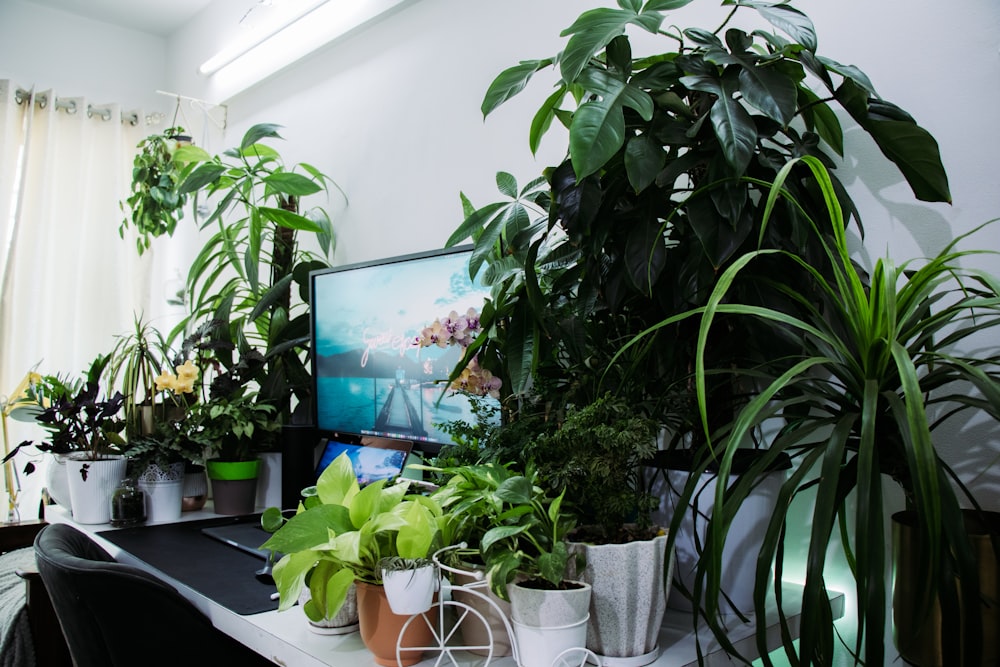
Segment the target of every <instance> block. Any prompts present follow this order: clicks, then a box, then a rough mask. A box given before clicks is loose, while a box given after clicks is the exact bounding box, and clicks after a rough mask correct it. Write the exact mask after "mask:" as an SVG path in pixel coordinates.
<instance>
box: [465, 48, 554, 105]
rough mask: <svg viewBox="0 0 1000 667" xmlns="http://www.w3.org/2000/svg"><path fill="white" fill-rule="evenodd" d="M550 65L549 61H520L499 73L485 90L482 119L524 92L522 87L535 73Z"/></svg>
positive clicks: (550, 61)
mask: <svg viewBox="0 0 1000 667" xmlns="http://www.w3.org/2000/svg"><path fill="white" fill-rule="evenodd" d="M551 64H552V60H551V59H545V60H522V61H521V62H519V63H518V64H517V65H514V66H513V67H508V68H507V69H505V70H504V71H502V72H500V74H498V75H497V77H496V78H495V79H493V83H491V84H490V87H489V88H488V89H487V90H486V95H485V97H484V98H483V103H482V106H481V107H480V108H481V110H482V112H483V117H484V118H485V117H486V116H488V115H490V113H491V112H492V111H493V110H494V109H496V108H497V107H498V106H500V105H501V104H503V103H504V102H506V101H507V100H509V99H510V98H512V97H514V96H515V95H517V94H518V93H519V92H521V91H522V90H524V87H525V86H526V85H528V82H529V81H531V77H532V76H533V75H534V74H535V72H537V71H538V70H540V69H542V68H544V67H548V66H549V65H551Z"/></svg>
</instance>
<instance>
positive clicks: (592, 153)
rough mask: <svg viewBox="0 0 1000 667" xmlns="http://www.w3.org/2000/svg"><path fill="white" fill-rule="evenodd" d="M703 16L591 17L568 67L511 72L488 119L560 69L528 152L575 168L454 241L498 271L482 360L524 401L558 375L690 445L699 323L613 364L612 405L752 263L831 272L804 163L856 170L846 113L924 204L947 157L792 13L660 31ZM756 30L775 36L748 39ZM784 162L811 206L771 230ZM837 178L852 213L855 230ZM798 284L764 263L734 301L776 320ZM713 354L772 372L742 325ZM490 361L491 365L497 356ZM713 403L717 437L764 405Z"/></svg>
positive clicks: (613, 12) (726, 388)
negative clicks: (755, 253) (602, 372)
mask: <svg viewBox="0 0 1000 667" xmlns="http://www.w3.org/2000/svg"><path fill="white" fill-rule="evenodd" d="M689 3H690V0H648V1H647V2H641V1H640V0H619V2H618V6H617V7H616V8H597V9H591V10H588V11H585V12H583V13H582V14H581V15H580V16H579V18H578V19H577V20H576V21H574V22H573V23H572V25H570V27H568V28H567V29H566V30H565V31H563V36H565V37H567V38H568V39H567V41H566V44H565V48H564V49H563V51H562V52H561V53H560V54H558V55H556V56H553V57H547V58H541V59H533V60H524V61H522V62H520V63H518V64H517V65H515V66H513V67H511V68H509V69H507V70H505V71H503V72H501V73H500V74H499V75H498V76H497V77H496V79H495V80H494V81H493V83H492V84H491V86H490V87H489V89H488V91H487V93H486V95H485V99H484V100H483V104H482V111H483V113H484V115H487V116H488V115H489V114H490V113H492V112H493V111H494V110H495V109H497V107H499V106H500V105H502V104H504V103H506V102H507V101H508V100H510V99H511V98H512V97H514V96H515V95H517V94H518V93H519V92H520V91H521V90H522V89H523V88H525V87H526V86H527V85H528V84H529V83H530V82H531V81H532V79H533V78H534V77H536V76H539V75H540V73H541V72H544V71H547V70H555V73H556V82H555V90H554V92H553V93H552V94H551V95H550V96H549V97H548V98H547V99H546V100H545V101H544V102H543V104H542V106H541V107H540V108H539V109H538V111H537V113H536V114H535V116H534V118H533V121H532V123H531V128H530V134H529V147H530V148H531V150H532V151H535V150H536V149H537V148H538V146H539V144H540V142H541V140H542V138H543V136H544V135H545V133H546V132H547V131H548V130H549V128H550V127H551V125H552V124H553V122H554V121H558V122H560V123H562V124H563V125H564V126H565V127H566V128H567V130H568V134H569V142H568V148H567V156H566V159H565V161H564V162H562V163H561V164H559V165H557V166H554V167H552V168H550V169H547V170H545V173H544V180H542V181H533V182H532V183H530V184H529V185H528V186H527V187H525V188H524V189H521V190H519V189H518V188H517V186H516V183H515V182H514V180H513V179H512V178H511V177H510V176H509V175H506V174H503V175H501V176H499V177H498V186H499V189H500V191H501V193H502V194H503V195H504V199H503V200H502V201H499V202H495V203H491V204H487V205H486V206H482V207H479V208H474V207H471V206H469V207H468V208H467V214H466V218H465V220H464V222H463V223H462V225H461V226H460V227H459V228H458V229H457V230H456V232H455V233H454V234H453V236H452V237H451V238H450V239H449V241H448V243H449V244H457V243H460V242H462V241H463V240H465V239H467V238H470V237H471V238H472V239H473V240H474V242H475V246H476V250H475V255H474V258H473V261H472V263H471V267H470V268H471V271H472V272H473V273H475V272H477V271H478V270H479V269H480V268H481V267H482V266H483V265H488V267H489V270H488V272H487V276H488V278H489V280H490V281H491V283H492V285H493V289H494V302H495V304H494V305H495V309H494V310H492V311H491V312H489V313H486V312H484V317H483V323H484V326H485V327H487V329H488V330H491V331H492V332H493V334H494V337H493V338H488V337H487V338H484V339H483V340H482V341H481V343H480V345H481V346H483V347H484V348H486V349H487V350H488V348H489V346H490V345H491V344H492V345H494V346H495V347H497V348H501V347H502V350H500V351H499V352H498V353H497V354H496V355H492V357H493V358H494V359H498V358H500V357H501V356H502V357H503V362H502V363H503V364H505V366H506V368H504V369H503V370H506V371H507V372H508V373H509V374H510V377H511V378H512V380H513V382H512V383H510V384H511V387H512V389H513V390H514V391H515V392H518V391H520V392H526V391H527V388H528V387H529V385H530V383H529V379H530V378H532V377H533V376H534V377H536V378H537V377H538V376H539V375H541V376H543V377H545V376H548V377H551V378H558V377H559V376H560V373H558V372H556V369H559V370H561V371H562V373H561V376H562V377H563V378H564V380H563V381H562V384H558V383H557V384H556V385H555V386H554V387H553V388H554V389H555V392H554V393H555V395H558V396H565V397H567V399H573V400H577V402H583V401H581V400H580V395H579V394H578V393H577V394H576V395H575V396H574V393H576V390H580V391H582V392H584V398H586V399H587V400H592V399H593V398H594V396H596V395H599V394H600V393H602V392H603V391H605V390H608V389H610V390H613V391H616V392H618V393H620V394H623V395H629V396H630V399H631V400H632V402H633V403H634V404H636V405H640V404H643V403H647V404H649V406H650V409H651V410H652V411H654V413H656V414H658V416H659V417H660V418H661V419H667V417H668V416H669V415H674V416H676V417H678V419H680V428H679V429H678V430H679V432H684V431H689V430H691V429H692V427H693V425H694V422H695V421H696V419H693V415H694V410H693V404H692V403H691V401H690V396H691V394H692V391H691V385H690V380H689V378H690V373H691V370H692V368H693V362H692V360H693V357H694V348H695V340H696V331H695V330H694V329H693V325H692V323H691V322H690V321H682V322H678V323H677V324H676V325H675V326H674V327H672V328H669V329H664V330H660V331H659V332H658V335H657V337H656V339H655V340H652V339H650V340H647V341H645V346H644V347H641V348H640V347H632V348H630V352H631V354H632V356H631V357H628V358H626V357H621V356H619V357H617V359H618V361H619V362H621V363H620V366H619V368H618V370H617V372H616V373H614V374H610V375H606V376H605V382H604V385H603V386H595V385H594V383H593V382H591V381H589V380H586V379H584V378H586V377H588V374H589V377H591V378H592V377H594V374H593V373H589V371H590V370H591V369H593V368H595V367H601V366H603V365H605V364H604V362H606V361H607V360H608V359H610V358H611V357H612V356H613V355H614V352H615V348H616V346H620V345H622V344H624V342H625V341H627V340H628V338H629V337H630V336H631V335H634V333H635V332H637V331H641V330H643V329H644V328H646V327H648V326H649V325H651V324H652V323H655V322H659V321H662V320H663V319H664V318H667V317H669V316H670V315H672V314H676V313H680V312H684V311H685V310H687V309H689V308H692V307H698V306H702V305H704V303H705V302H706V300H707V298H708V295H709V294H710V293H711V291H712V289H713V287H714V286H715V284H716V281H717V278H718V276H719V275H721V274H722V273H723V272H724V271H725V269H726V268H727V267H728V266H730V265H731V264H732V262H733V259H734V258H735V257H739V256H740V255H742V254H743V253H745V252H747V251H750V250H753V249H755V248H757V247H766V248H778V249H784V250H789V251H795V252H797V253H799V254H801V255H802V256H803V257H805V258H806V259H807V260H810V261H811V262H813V263H814V265H816V266H820V267H821V268H823V267H824V265H825V263H826V262H827V261H828V260H827V258H826V254H825V252H824V249H823V244H822V239H823V237H822V236H817V235H815V234H814V233H813V230H812V229H811V227H810V226H809V224H808V222H807V221H808V218H809V217H813V218H816V217H818V215H819V214H820V213H822V211H823V210H824V206H825V202H824V201H823V198H822V196H821V194H820V188H819V187H818V185H817V183H816V181H815V179H814V177H813V176H812V173H811V172H810V170H809V169H807V168H805V167H803V166H801V165H798V164H797V163H795V162H794V159H795V158H796V157H799V156H803V155H809V156H813V157H815V158H816V159H819V160H821V161H822V162H823V163H824V164H826V165H827V166H828V167H831V168H832V167H833V165H834V164H835V161H836V158H837V157H838V156H844V142H843V128H842V126H841V123H840V120H839V119H838V115H837V113H836V109H837V107H839V108H840V109H842V110H843V111H845V112H846V113H847V115H849V116H850V118H851V119H852V120H853V122H854V123H856V124H857V125H858V126H860V128H861V129H863V130H864V131H865V132H866V133H868V134H869V135H870V136H871V137H872V139H873V140H874V141H875V143H876V145H877V146H878V147H879V148H880V150H881V151H882V153H883V154H884V155H885V156H886V158H887V159H888V160H889V161H890V162H891V163H892V164H894V165H895V166H896V168H897V169H898V170H899V172H900V174H901V175H902V176H903V178H905V179H906V181H907V182H908V183H909V184H910V186H911V188H912V189H913V192H914V194H915V196H916V197H917V198H919V199H922V200H927V201H949V200H950V193H949V190H948V183H947V177H946V175H945V172H944V169H943V167H942V164H941V160H940V156H939V152H938V147H937V144H936V142H935V141H934V139H933V138H932V137H931V136H930V135H929V134H928V133H927V132H926V130H924V129H923V128H921V127H920V126H919V125H917V123H916V122H915V121H914V119H913V118H912V117H911V116H910V115H909V114H907V113H906V112H905V111H904V110H902V109H900V108H899V107H898V106H896V105H894V104H892V103H891V102H889V101H887V100H885V99H883V98H881V97H879V96H878V94H877V93H876V91H875V88H874V86H873V84H872V83H871V81H870V80H869V78H868V77H867V76H866V75H865V74H864V73H863V72H862V71H861V70H860V69H859V68H857V67H855V66H852V65H843V64H841V63H839V62H837V61H835V60H833V59H830V58H828V57H825V56H823V55H821V54H820V53H819V52H818V48H817V43H818V40H817V37H816V32H815V29H814V27H813V24H812V22H811V21H810V20H809V18H808V17H807V16H806V15H805V14H803V13H802V12H800V11H799V10H797V9H795V8H794V7H792V6H791V5H790V4H788V3H776V2H740V3H732V2H723V3H722V4H723V5H724V6H729V7H730V8H731V9H730V10H729V13H728V15H727V16H726V17H725V20H724V21H723V22H722V24H721V25H719V26H718V27H714V28H712V29H704V28H697V27H692V28H687V29H683V30H681V29H677V28H674V27H666V23H665V21H666V15H667V14H666V13H667V12H668V11H670V10H674V9H678V8H680V7H683V6H685V5H687V4H689ZM744 14H750V15H751V16H750V17H749V18H750V19H753V20H754V23H753V25H754V26H756V25H758V24H759V23H760V20H761V19H763V21H764V23H765V24H769V25H770V26H771V27H772V28H773V30H772V31H768V30H764V29H751V28H743V27H739V26H738V25H737V21H738V19H739V18H740V17H742V16H743V15H744ZM626 29H631V30H634V31H639V32H646V33H650V34H652V35H655V36H657V37H660V38H662V40H663V41H664V42H665V43H666V44H667V45H668V48H667V49H666V50H664V51H662V52H659V53H652V54H650V55H641V56H640V55H634V54H633V52H632V44H631V41H630V38H629V35H628V34H627V33H626ZM790 163H791V164H796V166H795V167H793V169H792V170H791V172H790V173H789V174H788V176H787V177H786V179H785V187H786V189H788V190H789V191H790V192H791V193H792V194H793V195H794V197H795V201H796V202H797V204H798V205H797V206H790V205H787V204H785V203H783V202H778V203H777V204H776V209H777V210H776V211H775V215H774V221H773V222H772V224H770V225H767V226H764V225H763V224H762V221H763V202H764V200H766V197H767V188H768V184H769V183H770V182H772V181H773V180H774V178H775V177H776V175H777V174H778V172H779V171H780V170H781V169H782V168H783V167H784V166H785V165H787V164H790ZM831 179H832V180H831V182H832V183H833V187H834V190H835V192H836V195H837V198H838V200H839V202H840V205H841V207H842V209H843V210H844V211H845V212H846V213H847V215H848V217H854V218H857V217H858V216H857V211H856V209H855V207H854V205H853V203H852V202H851V200H850V198H849V197H848V196H847V194H846V191H845V190H844V188H843V187H842V185H841V184H840V183H839V182H838V181H837V180H836V178H835V177H831ZM823 270H824V271H826V270H827V268H823ZM785 271H798V269H797V268H796V267H795V266H794V265H793V264H789V263H788V262H787V261H786V260H785V259H784V258H783V257H781V256H768V257H765V258H762V260H761V261H760V262H759V263H757V264H755V265H754V266H753V267H752V268H750V269H747V270H746V271H745V272H743V273H742V274H741V275H740V276H739V277H738V280H737V281H736V282H735V283H734V285H733V286H732V289H731V291H730V296H731V297H732V298H739V299H741V300H743V301H745V302H756V303H762V304H765V305H768V306H772V307H778V305H779V302H780V301H781V300H782V299H783V298H784V297H783V296H782V295H780V294H775V293H773V292H768V291H766V290H762V289H761V285H763V284H766V283H765V279H766V277H767V276H768V275H772V274H775V273H781V272H785ZM800 275H802V277H803V279H806V278H807V276H806V275H804V274H802V273H801V272H800ZM713 338H714V340H713V345H712V346H711V348H710V351H711V354H712V355H713V356H714V357H715V359H716V360H717V361H718V362H719V363H720V365H721V364H723V363H724V362H725V360H729V361H730V362H731V363H737V364H740V365H745V362H746V360H747V358H753V357H755V358H758V359H760V358H767V357H769V356H771V355H772V354H774V353H775V350H774V349H772V348H771V347H770V346H769V343H770V341H771V338H770V337H768V336H766V335H763V334H762V333H761V332H759V331H757V332H755V331H753V329H752V323H747V322H742V321H739V320H737V321H734V322H733V323H732V327H731V328H730V329H729V330H728V331H725V332H724V331H723V328H722V327H719V328H717V329H716V330H713ZM482 358H483V360H484V362H486V363H489V359H490V358H491V355H489V354H486V355H484V356H483V357H482ZM493 370H494V372H496V370H497V369H496V368H494V369H493ZM505 379H506V378H505ZM643 388H649V389H650V390H649V391H646V390H644V389H643ZM714 391H715V393H716V395H717V396H719V397H721V396H728V398H727V401H726V402H722V401H717V402H713V409H718V410H719V412H720V414H719V415H718V416H716V417H714V418H713V419H714V420H715V421H716V422H717V423H725V422H726V421H728V418H729V416H730V415H731V413H732V409H733V407H735V406H738V405H739V404H740V403H741V402H742V401H744V400H745V399H746V395H747V393H748V392H749V393H752V391H753V388H752V387H751V386H747V383H746V382H744V381H743V380H742V379H741V380H735V381H734V380H732V379H729V380H722V379H719V380H718V381H717V382H716V383H715V387H714ZM695 430H696V429H695Z"/></svg>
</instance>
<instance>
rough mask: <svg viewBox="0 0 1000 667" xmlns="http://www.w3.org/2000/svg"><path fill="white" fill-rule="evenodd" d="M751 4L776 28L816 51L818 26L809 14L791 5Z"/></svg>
mask: <svg viewBox="0 0 1000 667" xmlns="http://www.w3.org/2000/svg"><path fill="white" fill-rule="evenodd" d="M747 4H750V5H751V6H752V7H753V8H754V9H756V10H757V12H758V13H759V14H760V15H761V16H763V17H764V19H766V20H767V22H768V23H770V24H771V25H773V26H774V27H775V28H778V29H779V30H781V31H783V32H784V33H785V34H787V35H788V36H789V37H791V38H792V39H794V40H795V41H796V42H798V43H799V44H801V45H802V46H804V47H806V48H807V49H809V50H810V51H816V46H817V43H816V28H815V27H814V26H813V22H812V21H811V20H810V19H809V17H808V16H806V15H805V14H803V13H802V12H800V11H799V10H797V9H795V8H794V7H791V6H789V5H784V4H782V5H772V4H763V3H757V2H754V3H747Z"/></svg>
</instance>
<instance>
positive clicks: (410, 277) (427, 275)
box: [310, 247, 489, 453]
mask: <svg viewBox="0 0 1000 667" xmlns="http://www.w3.org/2000/svg"><path fill="white" fill-rule="evenodd" d="M471 255H472V249H471V248H470V247H463V248H456V249H452V250H448V251H437V252H430V253H421V254H417V255H406V256H403V257H394V258H390V259H384V260H379V261H376V262H368V263H364V264H353V265H348V266H343V267H335V268H333V269H325V270H322V271H316V272H313V273H312V274H311V276H310V287H311V293H310V306H311V318H312V345H313V347H312V350H313V354H312V364H313V382H314V394H313V395H314V397H315V406H314V407H315V418H316V425H317V427H318V428H319V429H320V431H327V432H338V433H348V434H357V435H375V436H380V437H386V438H395V439H400V440H409V441H412V442H413V443H414V444H415V445H416V446H417V447H418V448H419V449H421V450H423V451H425V452H428V453H436V452H437V451H438V449H440V446H441V445H443V444H449V443H450V442H451V439H450V438H449V436H448V435H447V433H445V432H444V431H443V430H442V429H441V425H442V424H444V423H447V422H450V421H455V420H460V419H461V420H467V421H471V420H472V419H474V417H473V414H472V410H471V406H470V403H469V399H468V397H467V396H465V395H464V394H461V393H455V392H452V391H450V390H448V389H447V386H446V385H447V382H446V380H447V378H448V376H449V375H450V373H451V371H452V370H453V368H454V367H455V364H456V363H458V361H459V360H460V359H461V356H462V352H463V350H462V348H461V346H459V345H448V346H445V347H439V346H437V345H430V346H427V347H421V346H420V345H419V344H418V343H417V339H418V337H419V336H420V334H421V332H422V331H423V330H424V329H425V328H426V327H429V326H431V325H432V324H433V323H434V321H435V320H437V319H441V320H443V319H445V318H447V317H448V316H449V315H450V314H451V313H453V312H454V313H456V314H459V315H465V314H466V313H467V311H468V310H469V309H470V308H472V309H474V310H475V311H476V312H477V313H478V312H481V311H482V307H483V304H484V303H485V300H486V297H487V296H488V295H489V289H488V288H487V287H486V286H484V285H481V284H478V283H476V282H474V281H472V280H471V279H470V278H469V258H470V257H471ZM442 392H443V393H444V395H443V397H442ZM439 399H440V400H439Z"/></svg>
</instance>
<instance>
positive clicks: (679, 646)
mask: <svg viewBox="0 0 1000 667" xmlns="http://www.w3.org/2000/svg"><path fill="white" fill-rule="evenodd" d="M219 517H220V515H218V514H215V513H213V512H211V511H210V506H206V509H205V510H201V511H197V512H185V513H184V514H183V515H182V518H181V520H182V521H193V520H198V519H210V518H219ZM45 518H46V520H47V521H49V522H50V523H71V524H73V525H74V526H75V527H76V528H78V529H80V530H82V531H84V532H86V533H87V534H88V535H90V536H91V537H92V538H93V539H94V540H95V541H96V542H98V543H99V544H100V545H101V546H102V547H103V548H104V549H105V550H106V551H107V552H108V553H109V554H111V555H112V556H113V557H114V558H115V559H116V560H119V561H121V562H123V563H128V564H130V565H135V566H137V567H141V568H143V569H145V570H147V571H150V572H152V573H153V574H156V575H157V576H159V577H161V578H162V579H164V580H165V581H168V582H169V583H170V584H171V585H172V586H174V587H175V588H177V590H178V591H180V593H181V594H182V595H184V596H185V597H186V598H188V599H189V600H191V602H193V603H194V604H195V606H196V607H198V608H199V609H200V610H201V611H202V612H204V613H205V615H206V616H208V617H209V618H210V619H211V621H212V623H213V625H215V627H217V628H219V629H220V630H222V631H223V632H225V633H226V634H228V635H230V636H232V637H234V638H235V639H236V640H238V641H239V642H241V643H242V644H245V645H246V646H249V647H250V648H252V649H253V650H255V651H257V652H258V653H260V654H261V655H263V656H266V657H267V658H269V659H270V660H272V661H273V662H275V663H276V664H278V665H283V666H284V667H327V666H330V665H334V666H336V667H359V666H364V665H374V661H373V660H372V659H371V654H370V653H369V652H368V650H367V649H366V648H365V646H364V644H363V643H362V641H361V637H360V636H359V635H358V633H356V632H355V633H352V634H348V635H340V636H336V635H334V636H329V635H318V634H316V633H314V632H311V631H310V630H309V629H308V627H307V623H306V621H305V617H304V616H303V615H302V613H301V611H299V610H298V608H293V609H290V610H288V611H284V612H278V611H268V612H263V613H260V614H252V615H247V616H241V615H239V614H236V613H234V612H232V611H230V610H229V609H226V608H225V607H223V606H222V605H221V604H219V603H218V602H215V601H213V600H211V599H209V598H208V597H206V596H204V595H202V594H201V593H199V592H198V591H195V590H193V589H192V588H190V587H189V586H187V585H185V584H183V583H181V582H179V581H177V580H176V579H173V578H172V577H169V576H167V575H165V574H164V573H163V572H161V571H159V570H157V569H156V568H153V567H151V566H149V565H148V564H146V563H144V562H143V561H141V560H139V559H137V558H136V557H134V556H132V555H131V554H129V553H128V552H126V551H123V550H122V549H120V548H119V547H118V546H116V545H115V544H113V543H111V542H109V541H108V540H105V539H103V538H101V536H99V535H97V533H98V532H99V531H103V530H109V529H111V526H110V525H108V524H102V525H93V526H85V525H80V524H77V523H74V522H73V520H72V518H71V516H70V515H69V513H68V512H67V511H66V509H65V508H62V507H58V506H51V507H49V508H47V509H46V514H45ZM786 596H787V599H788V602H789V605H790V606H794V607H796V608H797V607H798V601H799V599H800V597H799V595H798V589H796V588H795V587H792V586H789V587H788V589H787V591H786ZM832 602H833V613H834V617H835V618H839V617H840V616H842V615H843V613H844V597H843V595H837V596H836V597H834V598H833V600H832ZM769 620H770V621H771V622H770V624H769V627H768V645H769V646H770V647H771V649H772V650H773V649H774V648H777V647H778V646H780V645H781V640H780V635H779V628H778V625H777V618H776V616H775V618H771V619H769ZM798 621H799V618H798V616H797V615H796V616H793V617H790V618H789V622H790V624H791V631H792V632H793V633H797V632H798ZM730 627H731V632H730V634H729V639H730V641H731V642H732V643H733V645H734V646H735V647H736V648H737V649H738V650H739V651H741V652H742V653H743V654H744V655H746V656H748V657H755V656H757V651H756V646H755V637H754V626H753V625H752V624H749V625H748V624H744V623H740V622H739V621H738V619H736V620H735V621H734V622H733V623H731V624H730ZM700 635H701V644H702V652H703V654H705V656H706V658H705V661H704V662H703V664H704V665H708V666H716V665H731V664H735V663H734V662H733V661H732V660H730V658H729V656H728V655H726V654H725V653H724V652H723V651H721V650H720V649H719V646H718V642H716V640H715V638H714V637H713V636H712V633H711V632H710V631H709V630H707V629H705V628H702V629H700ZM696 639H697V638H696V633H695V631H694V630H693V629H692V628H691V617H690V615H689V614H687V613H684V612H678V611H673V610H667V614H666V617H665V618H664V621H663V629H662V631H661V633H660V648H661V653H660V657H659V658H658V659H657V660H656V661H655V662H654V663H652V666H651V667H693V666H694V665H697V664H698V660H697V651H696V648H695V644H696ZM437 657H438V656H437V654H429V655H428V658H427V659H426V660H424V661H423V662H421V663H420V665H421V667H423V666H425V665H426V666H428V667H430V666H432V665H434V662H435V660H436V658H437ZM483 661H484V659H483V658H480V657H476V656H469V661H468V663H467V665H469V667H475V666H476V665H482V663H483ZM446 663H447V661H444V662H443V663H442V664H446ZM490 664H491V665H495V666H496V667H517V666H516V663H515V662H514V660H513V658H510V657H507V658H502V659H496V660H494V661H493V662H491V663H490Z"/></svg>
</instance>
